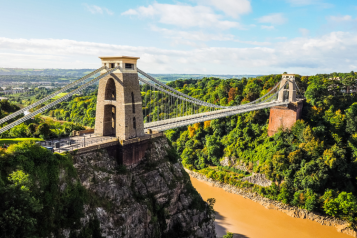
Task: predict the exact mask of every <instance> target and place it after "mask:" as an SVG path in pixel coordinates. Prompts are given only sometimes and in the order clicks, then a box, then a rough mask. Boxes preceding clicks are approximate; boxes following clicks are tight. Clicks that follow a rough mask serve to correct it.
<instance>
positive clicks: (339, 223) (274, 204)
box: [186, 169, 357, 237]
mask: <svg viewBox="0 0 357 238" xmlns="http://www.w3.org/2000/svg"><path fill="white" fill-rule="evenodd" d="M186 172H187V173H188V174H189V175H190V176H192V177H194V178H196V179H198V180H201V181H205V182H208V183H211V184H212V185H213V186H215V187H219V188H222V189H224V190H225V191H227V192H230V193H234V194H238V195H240V196H242V197H244V198H247V199H250V200H252V201H255V202H257V203H259V204H261V205H262V206H264V207H265V208H267V209H273V210H278V211H281V212H284V213H285V214H287V215H289V216H291V217H295V218H301V219H309V220H311V221H315V222H318V223H319V224H321V225H324V226H333V227H336V229H337V231H338V232H341V233H344V234H347V235H351V236H353V237H357V233H356V231H354V230H352V229H350V228H349V223H348V222H346V221H343V220H339V219H336V218H333V217H328V216H324V215H321V214H316V213H313V212H309V211H307V210H305V209H300V208H297V207H292V206H289V205H286V204H283V203H281V202H278V201H274V200H271V199H269V198H265V197H262V196H260V195H259V194H257V193H255V192H252V190H251V189H249V188H237V187H234V186H232V185H229V184H224V183H221V182H219V181H215V180H213V179H211V178H207V177H206V176H204V175H202V174H200V173H197V172H193V171H190V170H188V169H186Z"/></svg>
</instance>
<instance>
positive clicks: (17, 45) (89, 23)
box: [0, 0, 357, 75]
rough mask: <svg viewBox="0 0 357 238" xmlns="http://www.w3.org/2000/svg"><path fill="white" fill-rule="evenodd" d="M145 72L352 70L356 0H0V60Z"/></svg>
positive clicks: (355, 64)
mask: <svg viewBox="0 0 357 238" xmlns="http://www.w3.org/2000/svg"><path fill="white" fill-rule="evenodd" d="M115 55H126V56H137V57H140V60H139V61H138V67H139V68H141V69H142V70H144V71H146V72H150V73H165V74H167V73H172V74H177V73H179V74H183V73H185V74H193V73H194V74H272V73H283V72H288V73H297V74H302V75H314V74H317V73H332V72H350V71H357V1H356V0H343V1H341V0H339V1H338V0H180V1H169V0H167V1H163V0H162V1H159V0H157V1H151V0H135V1H133V0H131V1H123V0H116V1H112V0H101V1H95V0H89V1H78V0H61V1H53V0H32V1H28V0H17V1H16V4H14V2H13V1H6V0H0V67H6V68H67V69H78V68H92V69H94V68H99V67H100V66H101V62H100V59H99V58H98V57H99V56H115Z"/></svg>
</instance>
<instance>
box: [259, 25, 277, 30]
mask: <svg viewBox="0 0 357 238" xmlns="http://www.w3.org/2000/svg"><path fill="white" fill-rule="evenodd" d="M260 28H262V29H264V30H274V29H275V27H274V26H265V25H261V26H260Z"/></svg>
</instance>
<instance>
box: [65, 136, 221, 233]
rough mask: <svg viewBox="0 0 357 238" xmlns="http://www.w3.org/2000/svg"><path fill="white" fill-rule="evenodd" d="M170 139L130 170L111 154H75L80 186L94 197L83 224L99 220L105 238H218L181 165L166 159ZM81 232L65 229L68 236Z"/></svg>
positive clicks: (154, 142)
mask: <svg viewBox="0 0 357 238" xmlns="http://www.w3.org/2000/svg"><path fill="white" fill-rule="evenodd" d="M168 148H169V145H168V143H167V140H166V138H156V139H154V140H152V142H151V145H150V146H149V149H148V150H147V151H146V154H145V158H144V159H143V160H142V161H141V162H140V163H139V164H138V165H137V166H136V167H135V168H133V169H131V170H130V171H128V170H126V169H125V168H124V167H122V166H120V165H119V164H118V162H117V160H116V158H115V157H113V156H110V154H111V153H110V151H109V152H108V151H107V150H98V151H96V152H90V153H87V154H82V155H77V156H74V167H75V168H76V169H77V172H78V175H79V181H80V183H81V184H82V185H83V186H84V187H85V188H86V189H87V191H88V193H89V194H90V199H89V200H90V201H89V203H88V204H87V205H85V207H84V217H83V218H82V220H81V224H82V226H86V225H88V224H89V223H90V222H91V221H93V220H96V221H97V223H99V228H100V233H101V235H102V236H103V237H113V238H115V237H125V238H131V237H133V238H134V237H148V238H150V237H153V238H154V237H155V238H156V237H192V238H193V237H204V238H206V237H207V238H210V237H212V238H213V237H216V234H215V228H214V220H213V219H212V217H211V216H212V215H211V214H212V213H211V211H210V209H209V207H208V205H207V204H206V203H205V202H204V201H203V200H202V198H201V197H200V195H199V194H198V193H197V192H196V190H195V189H194V188H193V187H192V185H191V182H190V179H189V176H188V174H187V173H186V172H185V170H184V169H183V167H182V165H181V164H180V163H171V162H170V161H168V159H167V157H166V156H167V149H168ZM71 232H72V233H76V232H77V233H78V232H79V231H62V233H63V234H64V235H65V237H69V235H70V233H71Z"/></svg>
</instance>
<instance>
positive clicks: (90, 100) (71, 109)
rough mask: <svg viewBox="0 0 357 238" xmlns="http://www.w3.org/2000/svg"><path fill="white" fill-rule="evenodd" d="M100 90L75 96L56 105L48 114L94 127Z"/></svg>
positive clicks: (58, 118)
mask: <svg viewBox="0 0 357 238" xmlns="http://www.w3.org/2000/svg"><path fill="white" fill-rule="evenodd" d="M97 93H98V90H95V91H92V92H87V93H84V95H81V96H73V97H72V99H71V100H68V101H66V102H62V103H60V104H57V105H55V106H54V107H52V108H51V110H49V112H48V113H46V114H47V115H49V116H50V117H54V118H56V119H57V120H65V121H69V122H75V123H79V124H81V125H84V126H88V127H91V128H94V124H95V113H96V107H97Z"/></svg>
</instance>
